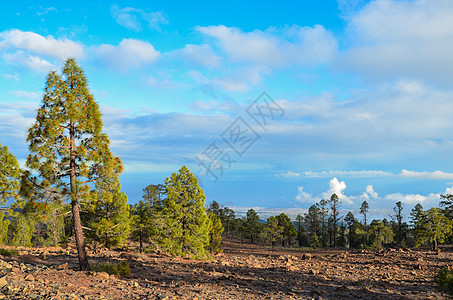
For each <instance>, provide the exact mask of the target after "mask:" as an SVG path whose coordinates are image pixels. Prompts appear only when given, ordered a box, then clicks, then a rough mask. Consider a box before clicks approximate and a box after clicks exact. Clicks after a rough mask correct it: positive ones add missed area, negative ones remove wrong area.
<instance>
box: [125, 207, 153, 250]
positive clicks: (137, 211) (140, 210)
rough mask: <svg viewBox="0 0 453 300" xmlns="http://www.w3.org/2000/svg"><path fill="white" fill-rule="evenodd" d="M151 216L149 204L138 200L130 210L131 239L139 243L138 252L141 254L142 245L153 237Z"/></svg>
mask: <svg viewBox="0 0 453 300" xmlns="http://www.w3.org/2000/svg"><path fill="white" fill-rule="evenodd" d="M152 220H153V214H152V211H151V207H150V204H149V203H146V202H143V201H142V200H140V202H139V203H137V204H136V205H134V206H133V208H132V210H131V221H132V224H131V225H132V226H131V227H132V238H133V239H134V240H136V241H138V242H139V252H140V253H142V252H143V243H144V241H148V240H149V238H150V237H151V236H153V233H154V232H153V229H154V228H153V224H152Z"/></svg>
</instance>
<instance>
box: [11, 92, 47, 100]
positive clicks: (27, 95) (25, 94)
mask: <svg viewBox="0 0 453 300" xmlns="http://www.w3.org/2000/svg"><path fill="white" fill-rule="evenodd" d="M9 94H11V95H14V96H16V97H18V98H25V99H33V100H36V99H39V98H40V97H41V95H42V94H41V93H36V92H27V91H10V92H9Z"/></svg>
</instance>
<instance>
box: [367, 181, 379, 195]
mask: <svg viewBox="0 0 453 300" xmlns="http://www.w3.org/2000/svg"><path fill="white" fill-rule="evenodd" d="M365 191H366V193H367V194H368V195H370V196H371V197H372V198H374V199H377V198H378V197H379V195H378V193H376V192H375V191H374V188H373V186H372V185H371V184H369V185H367V186H366V189H365Z"/></svg>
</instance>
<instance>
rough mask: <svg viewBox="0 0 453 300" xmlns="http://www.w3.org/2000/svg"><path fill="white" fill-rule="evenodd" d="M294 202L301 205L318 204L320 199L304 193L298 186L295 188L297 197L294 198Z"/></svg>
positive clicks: (302, 188) (301, 187)
mask: <svg viewBox="0 0 453 300" xmlns="http://www.w3.org/2000/svg"><path fill="white" fill-rule="evenodd" d="M296 201H298V202H302V203H312V204H314V203H316V202H319V201H320V199H319V198H317V197H313V195H312V194H310V193H307V192H305V191H304V187H303V186H298V187H297V196H296Z"/></svg>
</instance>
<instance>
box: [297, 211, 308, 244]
mask: <svg viewBox="0 0 453 300" xmlns="http://www.w3.org/2000/svg"><path fill="white" fill-rule="evenodd" d="M303 222H304V217H303V216H302V215H300V214H298V215H297V217H296V224H297V228H296V229H297V240H298V243H299V247H302V246H307V245H306V244H307V233H306V232H305V228H304V226H303Z"/></svg>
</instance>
